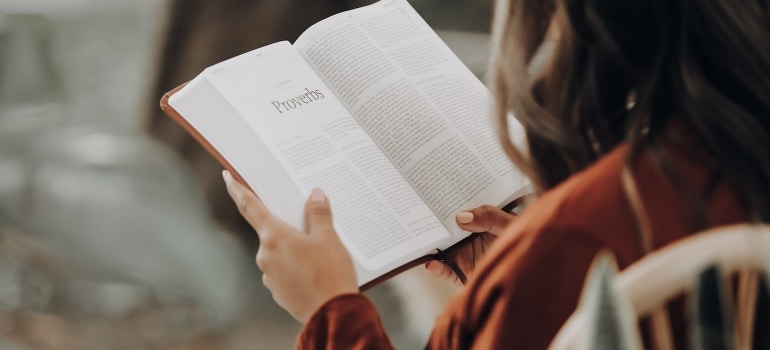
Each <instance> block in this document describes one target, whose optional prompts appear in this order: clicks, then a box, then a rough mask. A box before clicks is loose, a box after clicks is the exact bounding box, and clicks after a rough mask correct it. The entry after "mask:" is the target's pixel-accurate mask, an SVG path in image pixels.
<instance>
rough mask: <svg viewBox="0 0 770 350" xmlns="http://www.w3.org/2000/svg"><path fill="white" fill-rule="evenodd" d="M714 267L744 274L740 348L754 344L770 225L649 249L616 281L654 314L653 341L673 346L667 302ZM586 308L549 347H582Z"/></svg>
mask: <svg viewBox="0 0 770 350" xmlns="http://www.w3.org/2000/svg"><path fill="white" fill-rule="evenodd" d="M709 266H716V267H718V268H719V269H720V271H722V273H724V274H735V273H738V274H739V286H738V304H737V308H736V321H735V349H747V348H750V339H751V338H752V328H753V327H752V326H753V321H754V306H755V303H756V291H757V283H758V275H757V273H756V272H757V271H762V270H764V271H770V225H748V224H742V225H732V226H725V227H720V228H715V229H711V230H707V231H704V232H701V233H697V234H694V235H691V236H688V237H687V238H684V239H682V240H679V241H677V242H674V243H672V244H670V245H668V246H665V247H663V248H661V249H659V250H657V251H654V252H652V253H650V254H648V255H647V256H645V257H644V258H643V259H641V260H639V261H637V262H636V263H634V264H632V265H631V266H629V267H628V268H626V269H625V270H624V271H622V272H621V273H619V274H618V275H617V276H616V277H615V278H614V280H613V282H614V285H615V288H616V290H617V291H618V292H619V293H620V295H621V296H623V297H625V298H626V299H627V301H628V303H629V304H630V306H631V308H632V309H633V312H634V313H635V315H636V317H637V318H638V317H646V316H651V317H652V318H653V327H652V328H653V330H652V332H653V333H654V338H655V339H654V340H653V341H654V342H655V344H656V346H657V347H658V348H660V349H668V348H672V342H671V337H670V333H668V334H666V332H667V331H668V332H670V330H668V329H665V328H667V327H668V325H667V324H666V321H667V317H666V314H665V310H666V309H665V307H664V306H665V303H666V301H668V300H669V299H672V298H674V297H676V296H678V295H681V294H682V293H686V292H688V291H690V290H692V288H693V286H694V284H695V282H696V278H697V276H698V275H699V274H700V272H702V271H703V270H705V269H706V268H708V267H709ZM587 312H588V310H585V308H580V307H579V308H578V309H577V310H576V311H575V312H574V313H573V314H572V316H571V317H570V318H569V319H568V320H567V322H566V323H565V324H564V325H563V326H562V328H561V329H560V331H559V332H558V333H557V335H556V337H555V338H554V339H553V341H552V342H551V346H550V349H553V350H562V349H579V348H580V344H583V343H584V342H583V337H584V335H585V334H586V333H587V327H589V326H590V325H589V322H587V316H586V315H587ZM656 314H657V315H658V316H657V318H658V321H659V322H657V323H658V325H656V324H655V323H656V322H655V321H656V320H655V318H656ZM662 320H663V321H662ZM660 321H662V322H660ZM661 323H663V324H662V325H661ZM661 328H664V329H661Z"/></svg>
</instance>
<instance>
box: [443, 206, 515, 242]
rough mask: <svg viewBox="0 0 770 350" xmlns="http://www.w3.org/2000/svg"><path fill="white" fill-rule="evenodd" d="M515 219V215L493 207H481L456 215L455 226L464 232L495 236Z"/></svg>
mask: <svg viewBox="0 0 770 350" xmlns="http://www.w3.org/2000/svg"><path fill="white" fill-rule="evenodd" d="M515 218H516V215H513V214H510V213H506V212H504V211H502V210H501V209H499V208H497V207H495V206H492V205H482V206H480V207H478V208H473V209H470V210H465V211H461V212H459V213H457V216H456V218H455V220H456V221H457V225H458V226H460V228H462V229H464V230H468V231H471V232H489V233H491V234H493V235H495V236H497V235H499V234H500V233H502V232H503V230H504V229H505V227H506V226H508V224H509V223H510V222H511V221H513V219H515Z"/></svg>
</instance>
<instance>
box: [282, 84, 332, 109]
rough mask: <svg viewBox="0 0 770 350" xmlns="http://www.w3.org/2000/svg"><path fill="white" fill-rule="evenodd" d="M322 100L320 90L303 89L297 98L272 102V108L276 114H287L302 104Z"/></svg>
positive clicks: (322, 96)
mask: <svg viewBox="0 0 770 350" xmlns="http://www.w3.org/2000/svg"><path fill="white" fill-rule="evenodd" d="M322 98H324V94H323V93H321V90H320V89H315V90H310V89H308V88H305V93H304V94H302V95H299V96H297V97H292V98H291V99H288V100H286V101H280V102H279V101H272V102H270V103H272V104H273V107H275V109H277V110H278V113H283V112H288V111H290V110H292V109H295V108H297V107H299V106H302V105H303V104H308V103H310V102H313V101H318V100H320V99H322Z"/></svg>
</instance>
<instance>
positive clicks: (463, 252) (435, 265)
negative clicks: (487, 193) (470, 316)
mask: <svg viewBox="0 0 770 350" xmlns="http://www.w3.org/2000/svg"><path fill="white" fill-rule="evenodd" d="M515 218H516V215H514V214H510V213H506V212H504V211H502V210H500V209H498V208H497V207H495V206H492V205H482V206H480V207H478V208H473V209H469V210H465V211H461V212H459V213H457V215H456V216H455V221H456V222H457V225H458V226H460V228H462V229H463V230H466V231H470V232H475V233H473V234H474V235H481V237H478V238H476V239H474V240H473V241H471V242H470V243H469V244H467V245H466V246H464V247H461V248H460V249H458V250H455V251H453V252H452V253H451V254H449V258H450V259H453V260H454V261H455V262H456V263H457V265H458V266H459V267H460V269H462V271H463V273H465V276H466V277H468V278H471V276H472V275H473V269H474V267H475V266H476V261H478V260H479V259H480V258H481V256H482V255H484V252H486V251H487V249H488V248H489V246H490V245H491V244H492V242H494V241H495V239H496V238H497V236H498V235H499V234H500V233H502V232H503V230H504V229H505V228H506V227H507V226H508V224H509V223H511V222H512V221H513V220H514V219H515ZM425 268H426V269H427V270H428V272H430V274H431V275H433V276H436V277H440V278H446V279H448V280H450V281H452V282H454V283H455V284H457V285H462V283H460V280H459V279H458V278H457V275H455V273H454V272H453V271H452V269H450V268H449V267H448V266H446V265H444V263H442V262H440V261H436V260H431V261H429V262H428V263H427V264H425Z"/></svg>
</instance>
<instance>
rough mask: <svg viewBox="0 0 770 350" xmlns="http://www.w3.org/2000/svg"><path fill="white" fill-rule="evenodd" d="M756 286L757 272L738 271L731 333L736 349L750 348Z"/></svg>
mask: <svg viewBox="0 0 770 350" xmlns="http://www.w3.org/2000/svg"><path fill="white" fill-rule="evenodd" d="M758 287H759V274H758V273H757V271H756V270H746V269H743V270H741V271H740V272H739V273H738V300H737V307H736V308H735V332H734V333H733V334H734V336H735V339H734V345H735V349H736V350H745V349H751V343H752V338H753V336H754V334H753V332H754V316H755V315H754V314H755V312H756V306H757V294H758V293H759V291H758V290H757V288H758Z"/></svg>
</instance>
